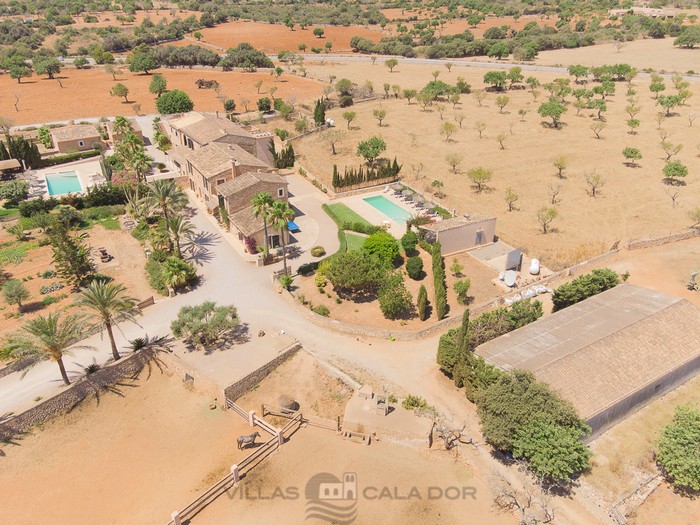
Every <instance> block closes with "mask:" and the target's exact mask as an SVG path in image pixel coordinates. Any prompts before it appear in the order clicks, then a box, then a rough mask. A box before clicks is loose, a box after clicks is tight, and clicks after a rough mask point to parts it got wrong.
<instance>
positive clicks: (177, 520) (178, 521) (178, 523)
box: [170, 511, 182, 525]
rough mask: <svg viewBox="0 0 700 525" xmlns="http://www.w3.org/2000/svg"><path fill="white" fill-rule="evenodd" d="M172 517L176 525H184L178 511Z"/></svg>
mask: <svg viewBox="0 0 700 525" xmlns="http://www.w3.org/2000/svg"><path fill="white" fill-rule="evenodd" d="M170 517H171V518H172V520H173V523H174V524H175V525H182V520H181V519H180V513H179V512H178V511H175V512H173V513H172V514H171V515H170Z"/></svg>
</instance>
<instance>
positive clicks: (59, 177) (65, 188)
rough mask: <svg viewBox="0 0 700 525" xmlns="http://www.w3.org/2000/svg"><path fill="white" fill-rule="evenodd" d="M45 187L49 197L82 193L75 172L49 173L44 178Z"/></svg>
mask: <svg viewBox="0 0 700 525" xmlns="http://www.w3.org/2000/svg"><path fill="white" fill-rule="evenodd" d="M46 187H47V188H48V190H49V195H65V194H66V193H80V192H82V191H83V187H82V185H81V184H80V179H79V178H78V173H77V172H75V171H60V172H58V173H50V174H49V175H47V176H46Z"/></svg>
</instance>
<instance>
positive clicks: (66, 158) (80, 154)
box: [41, 149, 100, 168]
mask: <svg viewBox="0 0 700 525" xmlns="http://www.w3.org/2000/svg"><path fill="white" fill-rule="evenodd" d="M99 154H100V152H99V150H96V149H91V150H87V151H77V152H75V153H66V154H65V155H56V156H55V157H48V158H45V159H41V167H42V168H47V167H49V166H56V165H58V164H65V163H66V162H73V161H76V160H82V159H89V158H91V157H97V156H98V155H99Z"/></svg>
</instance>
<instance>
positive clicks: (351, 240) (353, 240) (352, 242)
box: [345, 232, 367, 251]
mask: <svg viewBox="0 0 700 525" xmlns="http://www.w3.org/2000/svg"><path fill="white" fill-rule="evenodd" d="M345 239H346V242H347V251H351V250H361V249H362V246H363V245H364V244H365V239H367V237H366V236H363V235H359V234H357V233H348V232H345Z"/></svg>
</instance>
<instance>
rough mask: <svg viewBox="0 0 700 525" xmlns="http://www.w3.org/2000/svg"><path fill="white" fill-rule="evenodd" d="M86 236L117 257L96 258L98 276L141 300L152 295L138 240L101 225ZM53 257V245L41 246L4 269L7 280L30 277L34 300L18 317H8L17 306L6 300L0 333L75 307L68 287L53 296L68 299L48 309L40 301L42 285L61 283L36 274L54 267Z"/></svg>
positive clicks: (28, 283) (1, 237) (28, 284)
mask: <svg viewBox="0 0 700 525" xmlns="http://www.w3.org/2000/svg"><path fill="white" fill-rule="evenodd" d="M87 233H88V235H89V238H88V243H89V244H90V245H91V246H92V247H93V248H95V249H96V248H106V249H107V251H108V252H109V253H110V254H113V255H114V259H113V260H112V261H110V262H108V263H102V262H100V261H99V258H98V259H97V262H96V264H97V271H98V272H99V273H101V274H104V275H108V276H110V277H112V278H113V279H114V281H115V282H117V283H121V284H123V285H124V286H125V287H126V288H127V290H128V293H129V294H130V295H133V296H134V297H136V298H137V299H138V300H143V299H146V298H147V297H150V296H151V295H153V293H154V292H153V290H152V289H151V287H150V286H149V285H148V280H147V279H146V273H145V271H144V266H145V264H146V257H145V255H144V253H143V248H142V247H141V243H139V241H137V240H136V239H134V238H133V237H132V236H131V235H129V234H128V233H126V232H125V231H123V230H121V231H114V230H106V229H104V228H103V227H102V226H99V225H96V226H93V227H92V228H91V229H90V230H88V231H87ZM4 235H5V232H4V231H3V230H0V243H2V242H4V241H8V240H10V239H9V238H7V237H4ZM38 235H39V234H38ZM30 242H32V241H30ZM51 257H52V251H51V246H40V247H38V248H35V249H32V250H30V251H28V252H27V254H26V256H25V258H24V260H23V261H22V262H21V263H19V264H7V265H6V266H5V267H4V268H3V272H4V273H5V277H6V278H10V279H20V280H22V279H24V278H28V277H31V280H27V281H26V282H25V283H24V284H25V286H26V287H27V289H28V290H29V292H30V293H31V299H30V300H29V301H28V302H27V303H26V304H25V313H24V314H23V315H22V316H21V317H19V318H17V317H7V315H8V314H14V313H15V312H16V311H17V307H16V306H10V305H8V304H6V303H5V301H4V300H3V301H2V303H1V306H0V310H1V312H2V314H0V333H3V334H5V333H7V332H9V331H12V330H16V329H18V328H19V327H20V326H21V325H22V324H24V323H25V322H26V321H28V320H29V319H31V318H33V317H36V316H37V315H46V314H47V313H49V312H55V311H59V310H63V309H65V308H67V307H69V306H71V305H72V304H73V301H74V300H75V298H76V296H77V294H76V293H75V292H72V291H71V289H70V288H69V287H67V286H64V287H63V288H62V289H61V290H58V291H56V292H53V293H52V294H50V295H52V296H60V295H62V294H64V295H66V297H65V298H63V299H61V300H60V301H58V302H57V303H54V304H52V305H49V306H43V305H42V303H41V299H42V298H43V297H46V296H44V295H41V294H40V293H39V289H40V288H41V286H42V285H49V284H50V283H53V282H56V281H60V280H61V279H60V278H59V277H52V278H50V279H44V278H42V277H40V276H37V273H42V272H44V271H45V270H48V269H53V268H54V266H53V264H52V262H51ZM72 312H73V313H76V310H75V309H73V310H72Z"/></svg>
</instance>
